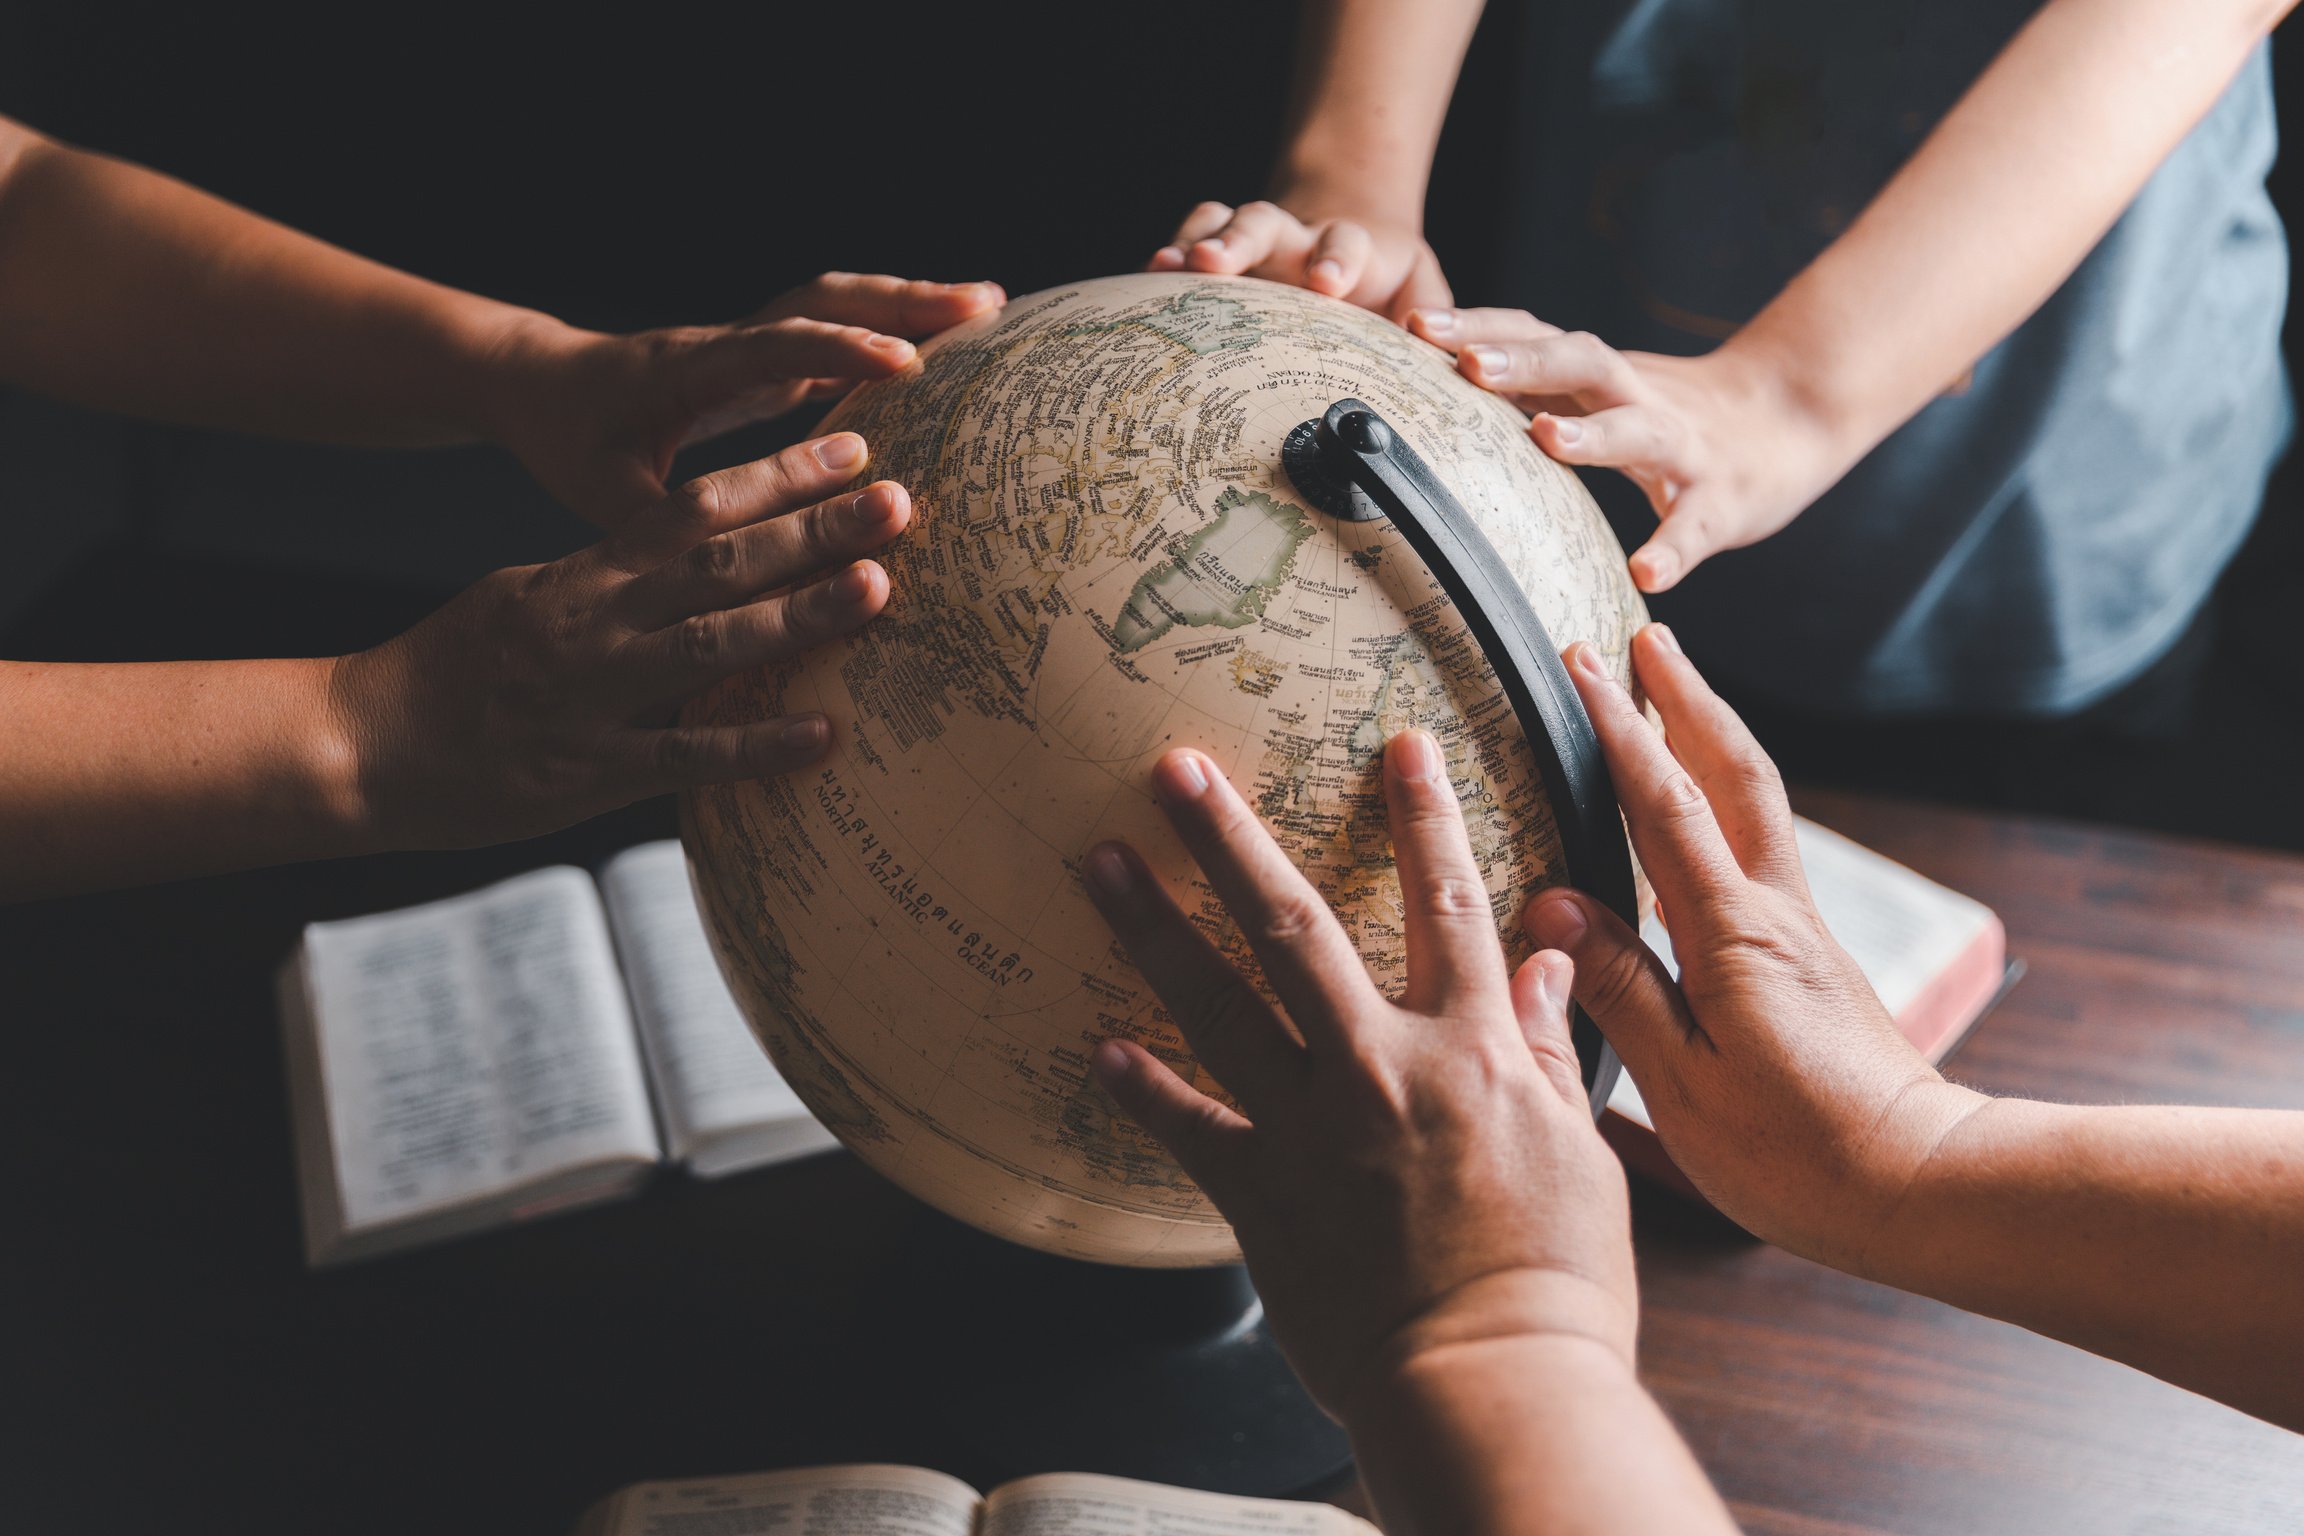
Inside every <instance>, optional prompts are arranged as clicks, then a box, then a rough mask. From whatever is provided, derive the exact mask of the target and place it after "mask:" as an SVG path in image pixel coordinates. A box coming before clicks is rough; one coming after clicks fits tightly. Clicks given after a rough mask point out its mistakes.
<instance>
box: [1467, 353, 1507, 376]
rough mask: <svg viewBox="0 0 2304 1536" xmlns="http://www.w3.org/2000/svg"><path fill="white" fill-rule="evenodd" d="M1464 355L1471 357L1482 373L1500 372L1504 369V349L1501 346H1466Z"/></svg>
mask: <svg viewBox="0 0 2304 1536" xmlns="http://www.w3.org/2000/svg"><path fill="white" fill-rule="evenodd" d="M1464 355H1465V356H1466V357H1469V358H1470V359H1472V361H1473V362H1474V363H1475V364H1477V365H1478V366H1479V369H1480V371H1481V372H1482V373H1502V372H1503V371H1504V349H1503V348H1502V347H1466V348H1465V349H1464Z"/></svg>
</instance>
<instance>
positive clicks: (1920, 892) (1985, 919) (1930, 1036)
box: [1600, 817, 2023, 1199]
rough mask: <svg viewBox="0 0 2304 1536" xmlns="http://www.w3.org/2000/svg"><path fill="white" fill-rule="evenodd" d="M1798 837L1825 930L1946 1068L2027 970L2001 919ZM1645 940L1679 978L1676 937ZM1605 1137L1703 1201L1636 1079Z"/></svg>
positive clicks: (1610, 1114) (1879, 865) (1872, 858)
mask: <svg viewBox="0 0 2304 1536" xmlns="http://www.w3.org/2000/svg"><path fill="white" fill-rule="evenodd" d="M1794 831H1795V833H1796V835H1797V836H1798V838H1799V842H1800V863H1801V865H1802V867H1804V868H1805V869H1806V870H1807V872H1808V891H1809V894H1810V895H1812V896H1814V897H1815V898H1816V910H1817V912H1818V913H1819V914H1821V915H1822V917H1823V919H1824V926H1825V927H1826V928H1828V929H1830V930H1831V933H1832V937H1833V938H1835V939H1837V940H1839V941H1840V947H1841V948H1842V949H1845V950H1847V951H1848V954H1849V957H1850V958H1851V959H1853V960H1854V961H1855V962H1856V964H1857V965H1858V966H1859V967H1860V968H1861V969H1862V970H1863V972H1864V976H1865V979H1866V980H1868V981H1870V982H1871V983H1872V990H1873V991H1874V992H1876V993H1878V994H1879V996H1880V1001H1881V1002H1882V1003H1883V1004H1884V1005H1886V1007H1887V1009H1888V1013H1889V1015H1890V1017H1892V1018H1894V1019H1895V1021H1896V1027H1897V1028H1898V1029H1900V1030H1902V1031H1903V1032H1904V1038H1906V1039H1907V1040H1910V1041H1911V1042H1912V1043H1913V1045H1915V1046H1917V1047H1918V1048H1919V1051H1920V1054H1921V1055H1923V1056H1925V1057H1927V1058H1928V1059H1929V1060H1930V1061H1931V1062H1941V1061H1943V1060H1944V1058H1945V1057H1947V1056H1950V1055H1951V1054H1952V1052H1953V1051H1954V1050H1955V1049H1956V1048H1957V1047H1958V1046H1959V1044H1960V1042H1961V1041H1962V1040H1965V1039H1966V1038H1967V1037H1968V1032H1969V1031H1970V1030H1971V1029H1973V1028H1975V1027H1976V1025H1977V1023H1978V1021H1980V1020H1981V1019H1982V1018H1983V1017H1984V1015H1985V1014H1986V1013H1987V1012H1989V1011H1990V1010H1991V1007H1992V1005H1993V1004H1994V1003H1995V1002H1997V1001H1998V1000H1999V998H2000V994H2001V993H2003V992H2004V991H2006V990H2007V989H2008V987H2009V986H2010V985H2012V984H2013V983H2014V982H2015V980H2016V978H2017V977H2019V976H2021V975H2022V974H2023V966H2022V964H2021V962H2019V963H2017V964H2014V965H2011V964H2010V963H2009V960H2008V934H2007V930H2006V929H2004V928H2003V927H2002V926H2001V923H2000V917H1999V914H1997V913H1995V912H1994V911H1993V910H1992V909H1991V908H1990V907H1987V906H1985V905H1984V904H1983V903H1982V902H1980V901H1976V900H1973V899H1972V898H1970V897H1967V896H1963V895H1961V894H1960V893H1959V892H1958V891H1954V890H1950V889H1948V888H1946V887H1944V886H1941V885H1938V884H1937V883H1936V882H1935V881H1933V880H1931V879H1929V878H1928V877H1927V876H1925V875H1922V874H1918V873H1916V872H1914V871H1912V870H1909V869H1906V868H1905V867H1904V866H1903V865H1901V864H1899V863H1897V862H1896V861H1895V860H1894V859H1891V858H1888V857H1887V856H1886V855H1884V854H1878V853H1874V852H1873V851H1872V850H1871V849H1869V848H1866V847H1864V846H1863V845H1862V844H1860V843H1855V842H1851V841H1850V840H1849V839H1847V838H1845V837H1842V836H1841V835H1840V834H1839V833H1837V832H1834V831H1832V830H1831V829H1830V828H1828V827H1820V826H1818V825H1817V824H1816V823H1815V822H1812V821H1810V820H1808V819H1807V818H1806V817H1795V818H1794ZM1640 937H1642V938H1643V939H1646V940H1647V941H1648V947H1649V948H1650V949H1653V950H1654V951H1656V954H1657V957H1658V958H1659V959H1661V960H1662V961H1663V962H1664V963H1665V965H1667V966H1668V967H1670V968H1671V970H1672V973H1673V974H1674V975H1678V974H1679V972H1680V967H1679V964H1678V962H1676V961H1675V960H1674V959H1673V957H1672V937H1671V935H1670V934H1669V933H1668V932H1666V930H1665V927H1664V925H1663V923H1662V922H1660V921H1659V920H1658V919H1657V917H1656V914H1655V913H1653V912H1650V913H1649V914H1647V917H1646V920H1645V921H1643V922H1642V923H1641V925H1640ZM1600 1131H1601V1134H1602V1135H1604V1136H1606V1137H1607V1138H1608V1143H1609V1145H1610V1146H1613V1147H1614V1148H1615V1149H1616V1151H1617V1153H1618V1155H1619V1156H1621V1157H1622V1158H1623V1159H1624V1162H1625V1164H1626V1166H1628V1167H1631V1168H1634V1169H1637V1170H1638V1171H1640V1172H1641V1173H1644V1174H1647V1175H1648V1176H1649V1177H1650V1178H1653V1179H1655V1180H1657V1181H1658V1182H1660V1183H1663V1184H1666V1185H1669V1186H1670V1187H1671V1188H1673V1189H1677V1190H1679V1191H1680V1192H1681V1193H1682V1194H1685V1195H1689V1196H1692V1197H1694V1198H1696V1199H1702V1198H1703V1197H1702V1196H1701V1195H1698V1194H1697V1192H1696V1187H1695V1186H1694V1185H1693V1184H1691V1183H1689V1182H1688V1179H1687V1176H1686V1175H1684V1174H1683V1173H1681V1172H1680V1170H1679V1169H1678V1168H1676V1167H1674V1166H1673V1164H1672V1159H1671V1158H1670V1157H1669V1156H1668V1155H1666V1153H1665V1151H1664V1147H1663V1144H1662V1143H1661V1142H1659V1141H1658V1140H1657V1139H1656V1127H1655V1122H1654V1121H1652V1120H1650V1119H1649V1118H1648V1106H1647V1105H1646V1104H1644V1103H1642V1102H1641V1099H1640V1090H1639V1088H1638V1086H1637V1085H1635V1084H1634V1083H1633V1081H1632V1078H1631V1076H1630V1074H1629V1073H1627V1074H1626V1075H1625V1076H1623V1077H1620V1078H1618V1079H1617V1080H1616V1091H1615V1092H1614V1093H1613V1094H1611V1095H1610V1096H1609V1099H1608V1111H1607V1113H1606V1114H1605V1115H1604V1116H1602V1118H1601V1121H1600Z"/></svg>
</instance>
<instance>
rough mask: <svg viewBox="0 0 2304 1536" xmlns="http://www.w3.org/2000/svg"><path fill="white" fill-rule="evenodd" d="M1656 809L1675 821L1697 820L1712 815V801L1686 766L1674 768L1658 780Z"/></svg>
mask: <svg viewBox="0 0 2304 1536" xmlns="http://www.w3.org/2000/svg"><path fill="white" fill-rule="evenodd" d="M1656 809H1657V812H1658V814H1660V815H1664V816H1668V817H1670V818H1672V819H1673V820H1674V821H1695V820H1699V819H1701V818H1703V817H1706V816H1709V815H1711V813H1712V802H1711V801H1709V800H1707V799H1705V798H1704V789H1703V786H1702V785H1700V784H1698V783H1697V782H1696V781H1695V780H1694V779H1693V778H1691V777H1689V775H1688V771H1687V770H1686V769H1685V768H1674V769H1672V770H1671V771H1670V772H1668V773H1666V774H1665V775H1664V776H1663V777H1662V778H1660V779H1658V780H1657V781H1656Z"/></svg>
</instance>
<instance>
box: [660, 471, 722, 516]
mask: <svg viewBox="0 0 2304 1536" xmlns="http://www.w3.org/2000/svg"><path fill="white" fill-rule="evenodd" d="M723 505H724V493H723V492H722V491H721V488H720V484H719V482H718V481H716V480H714V479H713V478H712V477H711V476H710V475H703V476H700V477H698V478H697V479H694V480H688V481H684V482H682V484H681V485H680V486H679V488H678V489H676V490H675V491H673V493H672V495H671V497H670V498H669V500H668V502H667V508H668V510H669V513H670V516H671V518H672V520H673V521H674V522H676V523H679V524H682V525H684V526H686V527H689V528H713V527H717V526H719V522H720V509H721V507H722V506H723Z"/></svg>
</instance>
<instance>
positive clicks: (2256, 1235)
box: [1859, 1099, 2304, 1431]
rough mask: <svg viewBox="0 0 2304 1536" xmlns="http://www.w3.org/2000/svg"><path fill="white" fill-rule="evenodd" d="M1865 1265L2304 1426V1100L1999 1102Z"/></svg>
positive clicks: (1979, 1117) (1943, 1152) (1964, 1132)
mask: <svg viewBox="0 0 2304 1536" xmlns="http://www.w3.org/2000/svg"><path fill="white" fill-rule="evenodd" d="M1859 1262H1860V1264H1861V1266H1862V1269H1863V1271H1864V1272H1865V1273H1866V1274H1868V1275H1870V1276H1871V1277H1873V1278H1875V1279H1878V1280H1883V1281H1885V1282H1887V1283H1888V1284H1891V1285H1897V1286H1901V1287H1903V1288H1904V1289H1906V1290H1911V1291H1919V1292H1922V1293H1924V1294H1926V1295H1930V1296H1934V1297H1937V1298H1938V1299H1940V1300H1943V1301H1948V1302H1951V1303H1952V1304H1953V1305H1955V1306H1960V1307H1966V1308H1967V1309H1968V1310H1969V1311H1972V1312H1982V1313H1985V1314H1987V1315H1989V1316H1992V1317H1998V1318H2003V1319H2005V1320H2006V1321H2008V1322H2012V1323H2020V1324H2022V1325H2024V1326H2025V1327H2027V1328H2031V1329H2034V1330H2036V1331H2038V1332H2041V1333H2046V1334H2051V1335H2053V1336H2054V1337H2056V1338H2059V1339H2063V1340H2065V1341H2066V1342H2067V1343H2072V1344H2077V1345H2079V1346H2080V1347H2081V1348H2083V1349H2088V1350H2093V1351H2095V1352H2096V1353H2097V1354H2100V1355H2108V1356H2110V1357H2111V1358H2113V1359H2115V1360H2122V1361H2126V1362H2127V1363H2128V1364H2130V1365H2133V1366H2135V1367H2137V1368H2138V1369H2139V1370H2145V1371H2149V1372H2151V1373H2152V1374H2153V1375H2155V1376H2158V1377H2161V1378H2162V1379H2163V1380H2167V1381H2173V1382H2177V1383H2179V1384H2181V1385H2183V1386H2187V1387H2190V1388H2192V1389H2193V1390H2194V1391H2196V1392H2201V1393H2205V1394H2206V1395H2207V1396H2209V1397H2213V1398H2215V1399H2217V1400H2218V1401H2220V1402H2225V1403H2230V1404H2231V1405H2232V1406H2233V1407H2235V1408H2239V1409H2243V1410H2245V1411H2246V1412H2249V1413H2253V1414H2256V1415H2257V1416H2258V1417H2260V1418H2266V1419H2270V1420H2271V1421H2272V1422H2274V1423H2276V1424H2282V1425H2285V1426H2287V1427H2288V1428H2290V1429H2294V1430H2299V1431H2304V1307H2300V1306H2299V1301H2300V1300H2304V1114H2297V1113H2294V1112H2282V1111H2277V1110H2245V1109H2191V1108H2167V1107H2144V1106H2138V1107H2133V1108H2131V1107H2119V1108H2111V1107H2099V1106H2093V1105H2090V1106H2079V1105H2064V1104H2039V1103H2032V1102H2029V1101H2026V1100H2022V1099H1993V1100H1988V1101H1986V1102H1985V1103H1984V1104H1983V1105H1982V1106H1980V1107H1979V1108H1978V1109H1977V1110H1976V1112H1975V1113H1974V1114H1972V1115H1969V1116H1968V1117H1967V1118H1966V1119H1964V1120H1963V1121H1961V1122H1960V1124H1959V1126H1958V1127H1957V1129H1955V1130H1953V1131H1952V1132H1951V1133H1950V1134H1949V1135H1947V1136H1946V1137H1945V1138H1944V1140H1943V1142H1942V1143H1941V1144H1940V1145H1939V1146H1938V1148H1937V1150H1936V1153H1935V1155H1934V1156H1933V1157H1931V1158H1930V1159H1929V1160H1928V1161H1927V1163H1926V1164H1925V1165H1924V1166H1923V1168H1922V1170H1921V1172H1920V1174H1919V1176H1918V1177H1917V1178H1916V1179H1915V1180H1914V1181H1913V1184H1912V1189H1911V1193H1910V1194H1909V1195H1907V1196H1906V1197H1905V1199H1904V1201H1903V1202H1902V1204H1901V1206H1900V1207H1899V1208H1898V1209H1897V1211H1896V1213H1895V1214H1894V1215H1893V1216H1892V1217H1891V1218H1889V1219H1888V1220H1887V1221H1886V1222H1885V1223H1884V1224H1883V1226H1882V1229H1881V1233H1880V1235H1879V1237H1878V1238H1876V1239H1875V1240H1874V1241H1873V1242H1872V1243H1870V1244H1869V1245H1867V1246H1866V1248H1865V1250H1864V1251H1863V1253H1862V1255H1861V1258H1860V1260H1859Z"/></svg>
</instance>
